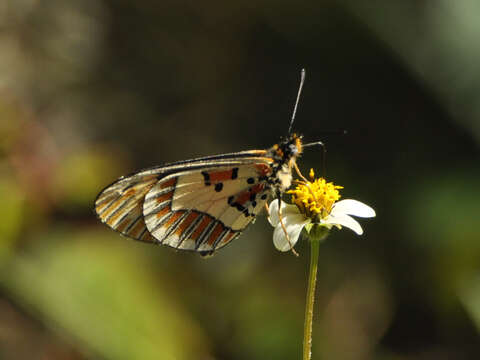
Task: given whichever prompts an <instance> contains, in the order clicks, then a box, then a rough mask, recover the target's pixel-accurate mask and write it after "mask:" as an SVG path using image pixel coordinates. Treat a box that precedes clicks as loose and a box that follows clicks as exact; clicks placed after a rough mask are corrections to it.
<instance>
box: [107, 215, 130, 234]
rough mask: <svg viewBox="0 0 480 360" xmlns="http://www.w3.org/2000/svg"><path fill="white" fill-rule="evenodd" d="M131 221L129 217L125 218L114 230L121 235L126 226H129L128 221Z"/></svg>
mask: <svg viewBox="0 0 480 360" xmlns="http://www.w3.org/2000/svg"><path fill="white" fill-rule="evenodd" d="M131 220H132V219H131V218H130V217H129V216H127V217H126V218H125V219H124V220H122V222H121V223H119V224H118V225H117V227H116V228H115V230H117V231H120V232H121V233H123V230H125V228H126V227H127V226H128V224H130V221H131ZM109 225H110V224H109Z"/></svg>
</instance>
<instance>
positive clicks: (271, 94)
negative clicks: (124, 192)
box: [0, 0, 480, 360]
mask: <svg viewBox="0 0 480 360" xmlns="http://www.w3.org/2000/svg"><path fill="white" fill-rule="evenodd" d="M479 14H480V3H479V2H478V1H476V0H462V1H451V0H428V1H427V0H424V1H418V0H408V1H407V0H398V1H380V0H377V1H368V2H367V1H365V2H363V1H355V0H337V1H333V0H330V1H326V0H325V1H297V2H288V1H268V0H264V1H257V2H239V1H238V2H228V1H226V2H225V1H207V2H200V1H198V2H194V1H185V0H180V1H178V0H163V1H152V0H145V1H134V0H116V1H115V0H3V1H1V2H0V151H1V155H0V201H1V206H0V219H1V221H0V359H58V360H63V359H69V360H80V359H121V360H128V359H178V360H184V359H199V360H202V359H205V360H213V359H219V360H220V359H222V360H223V359H232V360H239V359H298V358H300V356H301V343H302V332H303V312H304V301H305V291H306V278H307V265H308V258H309V249H308V244H306V243H301V244H299V246H298V251H299V253H300V254H301V256H300V258H295V257H294V256H292V255H291V254H289V253H287V254H284V253H280V252H278V251H276V250H275V249H274V247H273V244H272V230H273V229H272V228H271V227H270V225H269V224H268V223H267V221H266V219H265V217H264V216H260V217H259V218H258V219H257V221H256V224H255V225H254V226H252V227H251V228H249V229H248V230H247V231H246V232H245V234H244V235H243V236H242V237H240V239H238V240H237V241H235V242H234V243H233V244H231V245H230V246H228V247H227V248H225V249H223V250H221V251H220V252H219V253H218V254H217V256H215V257H213V258H211V259H208V260H205V259H202V258H200V257H199V256H196V255H195V254H189V253H188V254H185V253H178V252H175V251H173V250H171V249H168V248H164V247H155V246H151V245H147V244H144V243H139V242H135V241H130V240H127V239H125V238H122V237H120V236H119V235H118V234H116V233H115V232H113V231H111V230H109V229H108V228H107V227H105V226H104V225H102V224H100V223H99V222H98V221H97V220H96V218H95V215H94V213H93V210H92V206H93V201H94V198H95V196H96V195H97V193H98V192H99V191H100V190H101V189H102V188H103V187H104V186H105V185H107V184H109V183H110V182H112V181H113V180H114V179H116V178H117V177H119V176H120V175H123V174H126V173H130V172H132V171H134V170H137V169H140V168H143V167H148V166H153V165H160V164H163V163H167V162H171V161H176V160H182V159H189V158H193V157H198V156H204V155H210V154H218V153H226V152H233V151H240V150H246V149H255V148H260V149H261V148H266V147H269V146H271V145H272V144H273V143H275V142H277V141H278V140H279V138H280V137H281V136H284V135H285V134H286V132H287V128H288V122H289V118H290V114H291V111H292V108H293V102H294V99H295V96H296V91H297V86H298V80H299V72H300V69H301V68H302V67H305V68H306V69H307V81H306V84H305V87H304V93H303V97H302V99H301V103H300V107H299V110H298V113H297V120H296V124H295V130H296V131H297V132H299V133H302V134H304V135H305V140H306V141H315V140H323V141H324V142H325V143H326V144H327V149H328V155H327V167H326V172H327V177H328V179H330V180H332V181H335V182H336V183H338V184H341V185H343V186H344V187H345V189H344V191H343V193H342V194H343V196H344V198H348V197H352V198H355V199H359V200H361V201H363V202H365V203H367V204H370V205H371V206H373V207H374V208H375V209H376V211H377V217H376V218H375V219H369V220H366V221H362V225H363V227H364V229H365V234H364V235H363V236H361V237H358V236H356V235H355V234H354V233H352V232H350V231H348V230H345V231H341V232H337V231H335V232H333V233H332V234H331V236H330V237H329V238H328V241H326V242H325V243H324V244H323V245H322V246H321V254H320V273H319V279H318V293H317V302H316V307H315V311H316V314H315V315H316V316H315V324H314V338H313V358H314V359H341V360H343V359H346V360H356V359H361V360H363V359H379V360H380V359H382V360H383V359H385V360H427V359H436V360H442V359H478V358H479V357H480V336H479V331H480V227H479V226H480V219H479V215H480V211H479V210H480V207H479V200H480V186H479V184H480V169H479V164H480V163H479V159H480V157H479V141H480V120H479V119H480V42H479V38H480V22H479V21H478V16H479ZM342 129H346V130H347V131H348V134H347V135H345V136H341V135H338V134H337V135H335V134H333V135H332V134H328V132H335V131H338V130H342ZM320 164H321V162H320V152H319V151H318V150H316V149H310V150H308V151H306V153H305V154H304V156H303V158H302V159H301V161H300V165H301V168H302V169H303V171H304V172H305V171H308V170H309V168H310V167H314V168H316V169H317V170H319V168H320Z"/></svg>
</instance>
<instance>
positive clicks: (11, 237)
mask: <svg viewBox="0 0 480 360" xmlns="http://www.w3.org/2000/svg"><path fill="white" fill-rule="evenodd" d="M0 199H2V206H0V219H2V221H0V260H2V258H3V257H4V256H5V255H6V253H7V252H8V251H9V250H10V249H11V247H12V245H13V243H14V241H15V238H16V237H17V236H18V234H19V233H20V231H21V226H22V215H23V210H24V209H23V203H24V196H23V193H22V191H21V189H20V188H19V187H18V185H17V183H16V182H15V180H14V179H13V177H10V176H8V175H7V174H3V175H2V176H0Z"/></svg>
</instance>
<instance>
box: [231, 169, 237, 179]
mask: <svg viewBox="0 0 480 360" xmlns="http://www.w3.org/2000/svg"><path fill="white" fill-rule="evenodd" d="M237 177H238V168H233V169H232V180H235V179H236V178H237Z"/></svg>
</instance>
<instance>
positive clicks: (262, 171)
mask: <svg viewBox="0 0 480 360" xmlns="http://www.w3.org/2000/svg"><path fill="white" fill-rule="evenodd" d="M255 167H256V168H257V171H258V173H259V175H260V176H265V175H268V174H269V172H270V169H271V168H270V166H268V165H267V164H258V165H255Z"/></svg>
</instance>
